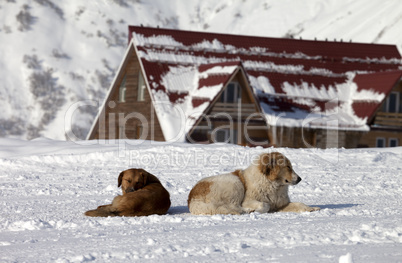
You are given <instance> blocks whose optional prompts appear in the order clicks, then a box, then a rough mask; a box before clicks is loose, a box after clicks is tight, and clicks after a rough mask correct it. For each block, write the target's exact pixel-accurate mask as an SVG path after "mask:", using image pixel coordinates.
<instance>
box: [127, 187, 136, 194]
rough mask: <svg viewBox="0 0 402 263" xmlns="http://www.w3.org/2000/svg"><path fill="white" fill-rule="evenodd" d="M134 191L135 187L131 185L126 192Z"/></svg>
mask: <svg viewBox="0 0 402 263" xmlns="http://www.w3.org/2000/svg"><path fill="white" fill-rule="evenodd" d="M134 191H135V189H134V187H129V188H127V189H126V193H130V192H134Z"/></svg>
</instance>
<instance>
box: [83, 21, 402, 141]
mask: <svg viewBox="0 0 402 263" xmlns="http://www.w3.org/2000/svg"><path fill="white" fill-rule="evenodd" d="M129 36H130V39H129V45H128V48H127V51H126V54H125V56H124V58H123V61H122V64H121V65H120V68H119V70H118V73H117V75H116V77H115V79H114V81H113V83H112V85H111V88H110V90H109V92H108V94H107V96H106V99H105V101H104V103H103V105H102V107H101V108H100V111H99V114H98V116H97V117H96V119H95V121H94V123H93V125H92V128H91V130H90V132H89V134H88V137H87V138H88V139H146V140H156V141H179V142H185V141H187V142H191V143H211V142H229V143H235V144H240V145H251V146H254V145H262V146H271V145H273V146H278V147H297V148H299V147H319V148H329V147H347V148H354V147H386V146H399V145H400V144H401V141H402V97H401V92H402V81H401V77H402V63H401V55H400V54H399V52H398V50H397V48H396V46H393V45H377V44H361V43H345V42H327V41H310V40H295V39H280V38H264V37H252V36H240V35H229V34H214V33H204V32H192V31H181V30H170V29H160V28H148V27H137V26H130V27H129Z"/></svg>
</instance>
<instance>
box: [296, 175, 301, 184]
mask: <svg viewBox="0 0 402 263" xmlns="http://www.w3.org/2000/svg"><path fill="white" fill-rule="evenodd" d="M296 176H297V180H296V183H295V184H298V183H300V181H301V180H302V179H301V178H300V176H298V175H296Z"/></svg>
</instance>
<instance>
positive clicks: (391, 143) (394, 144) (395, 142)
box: [389, 138, 399, 147]
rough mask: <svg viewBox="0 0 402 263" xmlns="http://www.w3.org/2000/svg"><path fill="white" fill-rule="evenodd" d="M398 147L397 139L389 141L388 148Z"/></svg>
mask: <svg viewBox="0 0 402 263" xmlns="http://www.w3.org/2000/svg"><path fill="white" fill-rule="evenodd" d="M398 146H399V142H398V139H395V138H391V139H389V147H398Z"/></svg>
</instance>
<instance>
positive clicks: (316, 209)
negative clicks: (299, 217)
mask: <svg viewBox="0 0 402 263" xmlns="http://www.w3.org/2000/svg"><path fill="white" fill-rule="evenodd" d="M309 208H310V209H309V211H308V212H314V211H319V210H321V208H319V207H311V206H309Z"/></svg>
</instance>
